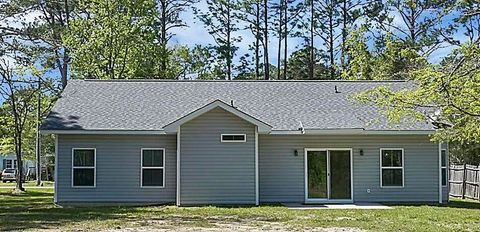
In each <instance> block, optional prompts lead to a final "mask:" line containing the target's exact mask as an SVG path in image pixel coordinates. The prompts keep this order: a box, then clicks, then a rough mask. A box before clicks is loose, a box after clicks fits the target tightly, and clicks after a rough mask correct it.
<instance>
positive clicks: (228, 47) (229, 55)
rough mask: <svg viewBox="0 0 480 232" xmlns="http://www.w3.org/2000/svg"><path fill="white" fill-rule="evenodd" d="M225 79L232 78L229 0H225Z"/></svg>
mask: <svg viewBox="0 0 480 232" xmlns="http://www.w3.org/2000/svg"><path fill="white" fill-rule="evenodd" d="M227 4H228V5H227V79H228V80H232V41H230V40H231V21H230V1H228V2H227Z"/></svg>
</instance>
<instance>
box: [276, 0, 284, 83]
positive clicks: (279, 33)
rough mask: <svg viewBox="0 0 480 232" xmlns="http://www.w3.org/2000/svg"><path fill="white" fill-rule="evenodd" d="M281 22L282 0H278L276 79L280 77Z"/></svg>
mask: <svg viewBox="0 0 480 232" xmlns="http://www.w3.org/2000/svg"><path fill="white" fill-rule="evenodd" d="M282 24H283V0H280V8H279V20H278V53H277V79H280V74H281V72H280V71H281V66H282V33H283V30H282Z"/></svg>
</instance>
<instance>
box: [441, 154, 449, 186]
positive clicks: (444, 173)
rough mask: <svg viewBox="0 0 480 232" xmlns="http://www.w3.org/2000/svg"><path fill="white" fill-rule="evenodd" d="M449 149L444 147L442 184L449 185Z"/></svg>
mask: <svg viewBox="0 0 480 232" xmlns="http://www.w3.org/2000/svg"><path fill="white" fill-rule="evenodd" d="M447 163H448V162H447V150H446V149H442V186H447V184H448V175H447V172H448V169H447Z"/></svg>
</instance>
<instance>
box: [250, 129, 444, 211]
mask: <svg viewBox="0 0 480 232" xmlns="http://www.w3.org/2000/svg"><path fill="white" fill-rule="evenodd" d="M305 148H352V149H353V167H354V170H353V181H354V194H353V199H354V201H355V202H367V201H369V202H409V201H432V202H433V201H438V194H439V191H438V180H439V178H438V177H439V172H438V162H439V160H438V144H437V143H432V142H430V141H429V138H428V137H427V136H373V135H370V136H368V135H358V136H335V135H328V136H313V135H260V136H259V183H260V189H259V191H260V202H304V197H305V195H304V191H305V188H304V184H305V179H304V149H305ZM380 148H403V149H404V151H405V154H404V159H405V162H404V164H405V166H404V172H405V173H404V175H405V181H404V188H380ZM360 149H363V151H364V155H363V156H360ZM294 150H298V156H295V155H294ZM367 189H370V193H367Z"/></svg>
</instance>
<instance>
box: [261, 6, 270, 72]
mask: <svg viewBox="0 0 480 232" xmlns="http://www.w3.org/2000/svg"><path fill="white" fill-rule="evenodd" d="M268 5H269V4H268V0H263V23H264V25H263V58H264V69H263V70H264V73H265V74H264V75H265V80H269V79H270V61H269V59H268V16H269V12H268V9H269V6H268Z"/></svg>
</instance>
